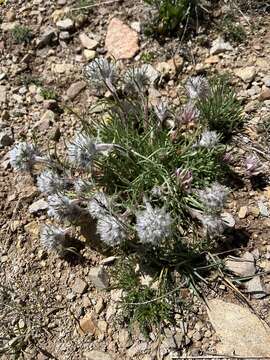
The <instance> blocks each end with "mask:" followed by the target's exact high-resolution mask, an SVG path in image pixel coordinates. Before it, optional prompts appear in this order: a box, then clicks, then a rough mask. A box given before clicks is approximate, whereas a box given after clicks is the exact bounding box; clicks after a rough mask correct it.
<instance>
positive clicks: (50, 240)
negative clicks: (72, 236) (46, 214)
mask: <svg viewBox="0 0 270 360" xmlns="http://www.w3.org/2000/svg"><path fill="white" fill-rule="evenodd" d="M40 240H41V243H42V245H43V246H44V247H45V249H46V250H48V251H52V250H54V251H56V252H57V253H59V254H61V253H63V250H64V248H65V241H66V231H65V230H63V229H61V228H59V227H56V226H54V225H44V226H43V228H42V230H41V233H40Z"/></svg>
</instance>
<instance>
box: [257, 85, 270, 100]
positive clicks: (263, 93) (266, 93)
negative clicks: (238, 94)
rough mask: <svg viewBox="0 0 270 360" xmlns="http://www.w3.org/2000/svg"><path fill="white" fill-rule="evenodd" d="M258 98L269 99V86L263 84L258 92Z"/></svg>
mask: <svg viewBox="0 0 270 360" xmlns="http://www.w3.org/2000/svg"><path fill="white" fill-rule="evenodd" d="M259 99H260V100H261V101H265V100H270V88H269V87H266V86H263V87H262V91H261V93H260V96H259Z"/></svg>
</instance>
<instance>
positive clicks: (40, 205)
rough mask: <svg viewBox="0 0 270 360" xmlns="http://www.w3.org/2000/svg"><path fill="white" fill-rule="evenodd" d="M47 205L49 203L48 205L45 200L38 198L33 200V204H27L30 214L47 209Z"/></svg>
mask: <svg viewBox="0 0 270 360" xmlns="http://www.w3.org/2000/svg"><path fill="white" fill-rule="evenodd" d="M48 206H49V205H48V203H47V201H45V200H44V199H40V200H37V201H35V202H34V203H33V204H31V205H30V206H29V209H28V210H29V212H30V214H33V213H36V212H38V211H41V210H46V209H48Z"/></svg>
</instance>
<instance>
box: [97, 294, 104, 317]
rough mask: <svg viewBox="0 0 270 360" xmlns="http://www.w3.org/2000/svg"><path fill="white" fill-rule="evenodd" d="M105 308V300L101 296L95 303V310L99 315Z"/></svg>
mask: <svg viewBox="0 0 270 360" xmlns="http://www.w3.org/2000/svg"><path fill="white" fill-rule="evenodd" d="M104 308H105V304H104V300H103V299H102V298H99V299H98V301H97V303H96V305H95V312H96V313H97V314H98V315H99V314H100V313H102V311H103V310H104Z"/></svg>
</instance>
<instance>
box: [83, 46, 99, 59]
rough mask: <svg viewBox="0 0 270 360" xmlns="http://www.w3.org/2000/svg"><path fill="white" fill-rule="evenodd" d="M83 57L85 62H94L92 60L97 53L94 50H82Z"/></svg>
mask: <svg viewBox="0 0 270 360" xmlns="http://www.w3.org/2000/svg"><path fill="white" fill-rule="evenodd" d="M83 56H84V57H85V59H86V60H87V61H90V60H94V58H95V57H96V56H97V53H96V51H95V50H88V49H84V50H83Z"/></svg>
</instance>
